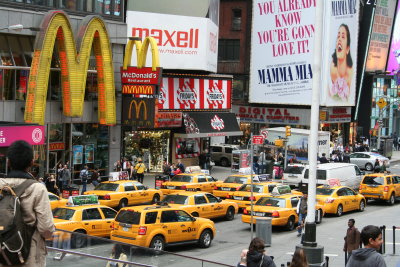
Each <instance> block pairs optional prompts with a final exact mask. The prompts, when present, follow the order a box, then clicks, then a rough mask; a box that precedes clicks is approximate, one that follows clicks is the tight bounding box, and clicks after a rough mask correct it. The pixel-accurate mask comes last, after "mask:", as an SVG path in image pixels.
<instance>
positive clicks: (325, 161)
mask: <svg viewBox="0 0 400 267" xmlns="http://www.w3.org/2000/svg"><path fill="white" fill-rule="evenodd" d="M319 163H321V164H323V163H329V160H328V159H327V158H326V154H325V153H322V156H321V157H320V158H319Z"/></svg>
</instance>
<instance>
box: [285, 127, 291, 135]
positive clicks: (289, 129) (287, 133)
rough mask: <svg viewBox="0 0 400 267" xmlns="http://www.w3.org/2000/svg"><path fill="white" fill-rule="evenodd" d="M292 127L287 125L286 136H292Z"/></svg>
mask: <svg viewBox="0 0 400 267" xmlns="http://www.w3.org/2000/svg"><path fill="white" fill-rule="evenodd" d="M291 130H292V128H291V127H290V126H286V136H291V135H292V132H291Z"/></svg>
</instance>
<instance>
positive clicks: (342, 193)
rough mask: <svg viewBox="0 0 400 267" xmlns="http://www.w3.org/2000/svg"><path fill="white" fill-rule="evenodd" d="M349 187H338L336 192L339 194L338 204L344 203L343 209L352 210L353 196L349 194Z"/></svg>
mask: <svg viewBox="0 0 400 267" xmlns="http://www.w3.org/2000/svg"><path fill="white" fill-rule="evenodd" d="M346 189H347V188H345V187H343V188H340V189H338V191H337V192H336V194H337V196H338V205H339V204H342V206H343V211H344V212H346V211H349V210H352V209H353V207H352V205H353V202H352V201H351V197H349V196H348V195H347V190H346Z"/></svg>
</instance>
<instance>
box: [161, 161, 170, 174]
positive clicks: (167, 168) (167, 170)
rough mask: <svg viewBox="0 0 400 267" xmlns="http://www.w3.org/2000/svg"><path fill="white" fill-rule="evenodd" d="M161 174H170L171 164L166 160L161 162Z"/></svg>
mask: <svg viewBox="0 0 400 267" xmlns="http://www.w3.org/2000/svg"><path fill="white" fill-rule="evenodd" d="M162 169H163V174H164V175H170V174H171V166H170V165H169V164H168V162H167V161H166V160H164V162H163V167H162Z"/></svg>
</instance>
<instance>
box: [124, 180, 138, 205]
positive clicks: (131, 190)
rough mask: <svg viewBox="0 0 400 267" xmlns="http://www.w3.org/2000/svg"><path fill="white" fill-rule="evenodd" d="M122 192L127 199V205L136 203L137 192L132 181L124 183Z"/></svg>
mask: <svg viewBox="0 0 400 267" xmlns="http://www.w3.org/2000/svg"><path fill="white" fill-rule="evenodd" d="M122 194H123V195H124V197H125V198H127V199H128V205H133V204H136V203H138V199H137V192H136V188H135V186H134V184H133V182H128V183H124V193H122Z"/></svg>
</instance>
